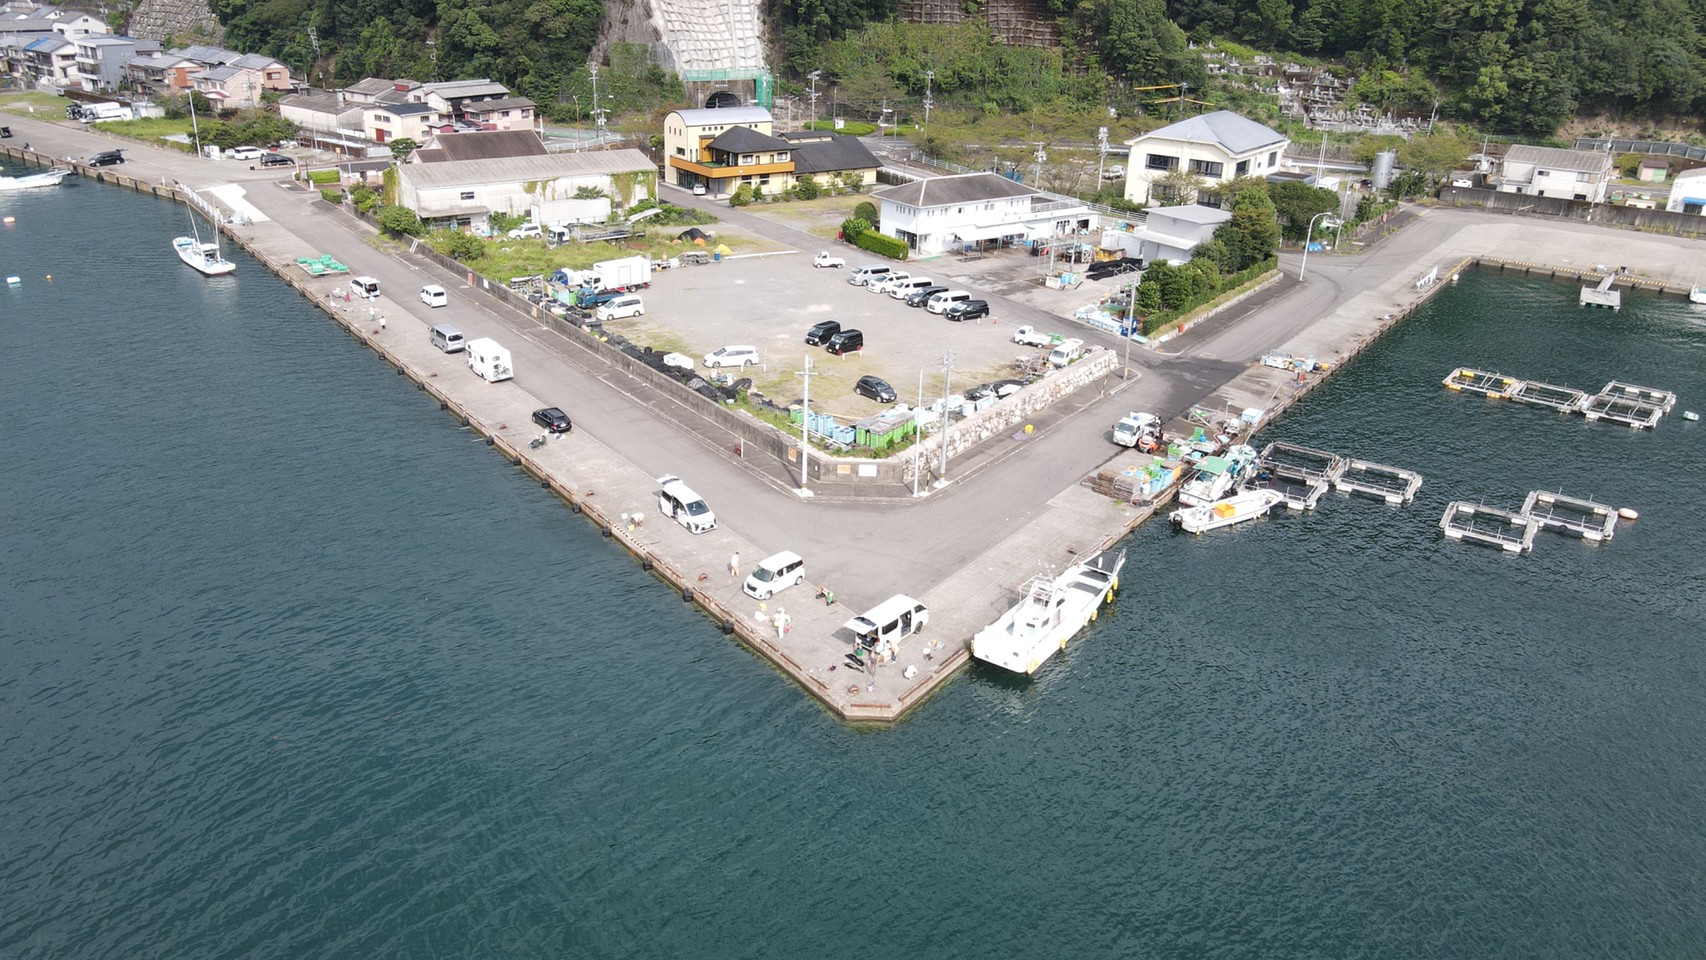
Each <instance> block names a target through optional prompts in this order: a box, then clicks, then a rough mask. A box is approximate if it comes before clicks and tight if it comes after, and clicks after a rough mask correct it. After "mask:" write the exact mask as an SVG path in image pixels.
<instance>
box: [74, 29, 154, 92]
mask: <svg viewBox="0 0 1706 960" xmlns="http://www.w3.org/2000/svg"><path fill="white" fill-rule="evenodd" d="M73 43H75V44H76V46H77V51H76V59H77V78H78V81H79V82H80V83H81V85H82V87H83V89H85V90H117V89H118V88H120V87H122V86H124V82H125V80H126V79H127V78H128V74H127V73H126V72H125V66H126V65H127V64H129V63H130V61H132V60H134V59H136V57H137V56H139V55H142V54H146V53H156V52H158V51H159V49H160V45H159V44H158V43H156V42H154V41H152V40H135V39H132V38H130V37H112V36H106V35H103V34H89V35H86V36H82V37H78V38H77V39H76V40H74V41H73Z"/></svg>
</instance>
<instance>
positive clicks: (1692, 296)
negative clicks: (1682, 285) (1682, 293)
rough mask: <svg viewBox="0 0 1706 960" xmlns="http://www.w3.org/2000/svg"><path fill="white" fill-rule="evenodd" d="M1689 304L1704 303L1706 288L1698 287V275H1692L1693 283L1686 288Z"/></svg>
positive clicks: (1705, 301) (1705, 300)
mask: <svg viewBox="0 0 1706 960" xmlns="http://www.w3.org/2000/svg"><path fill="white" fill-rule="evenodd" d="M1688 302H1689V303H1706V287H1702V286H1701V285H1700V274H1698V273H1696V274H1695V275H1694V282H1693V283H1691V284H1689V286H1688Z"/></svg>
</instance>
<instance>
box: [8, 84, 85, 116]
mask: <svg viewBox="0 0 1706 960" xmlns="http://www.w3.org/2000/svg"><path fill="white" fill-rule="evenodd" d="M69 102H70V101H68V100H66V99H65V98H64V97H56V96H54V95H53V94H51V93H40V92H38V91H35V90H18V91H14V92H11V93H0V110H5V111H6V112H8V113H18V114H23V115H25V116H28V115H29V113H30V108H31V107H34V108H35V112H36V113H37V114H41V113H46V114H48V116H47V117H45V118H44V119H47V120H49V121H53V120H62V119H64V118H65V105H66V104H67V103H69Z"/></svg>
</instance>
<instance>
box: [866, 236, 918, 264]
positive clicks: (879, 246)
mask: <svg viewBox="0 0 1706 960" xmlns="http://www.w3.org/2000/svg"><path fill="white" fill-rule="evenodd" d="M855 244H856V245H857V246H858V247H859V248H860V249H863V250H869V251H871V252H872V253H874V254H877V255H878V256H883V257H888V258H889V259H890V260H905V259H906V258H907V255H909V254H910V253H912V248H911V247H909V246H907V245H906V241H905V240H897V239H895V238H894V237H890V236H885V235H883V234H881V233H878V232H877V231H875V230H866V231H865V232H864V233H861V234H859V239H858V240H856V241H855Z"/></svg>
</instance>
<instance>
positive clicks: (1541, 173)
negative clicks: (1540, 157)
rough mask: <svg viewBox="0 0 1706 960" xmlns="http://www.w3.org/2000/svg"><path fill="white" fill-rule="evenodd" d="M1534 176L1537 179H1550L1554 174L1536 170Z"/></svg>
mask: <svg viewBox="0 0 1706 960" xmlns="http://www.w3.org/2000/svg"><path fill="white" fill-rule="evenodd" d="M1534 175H1535V176H1537V177H1550V176H1551V175H1552V174H1551V172H1550V171H1547V170H1536V171H1534Z"/></svg>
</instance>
